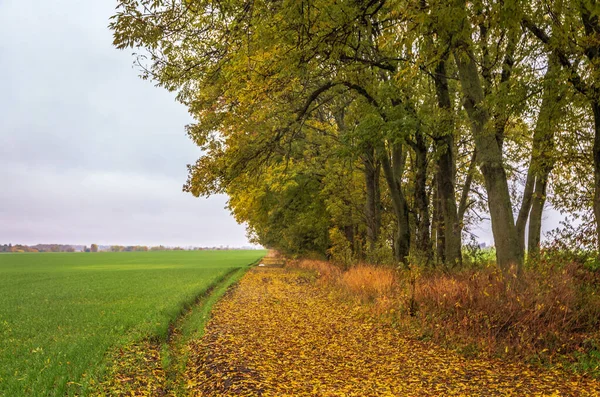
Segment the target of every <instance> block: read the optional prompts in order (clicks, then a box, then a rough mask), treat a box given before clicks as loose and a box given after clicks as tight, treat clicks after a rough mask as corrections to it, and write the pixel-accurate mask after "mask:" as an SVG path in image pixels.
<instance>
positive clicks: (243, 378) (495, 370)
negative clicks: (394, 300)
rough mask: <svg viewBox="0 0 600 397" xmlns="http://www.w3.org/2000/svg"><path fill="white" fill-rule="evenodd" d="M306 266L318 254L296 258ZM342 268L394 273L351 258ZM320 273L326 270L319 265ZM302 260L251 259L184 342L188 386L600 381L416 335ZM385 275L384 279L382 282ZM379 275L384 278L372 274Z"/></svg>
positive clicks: (324, 390) (254, 388)
mask: <svg viewBox="0 0 600 397" xmlns="http://www.w3.org/2000/svg"><path fill="white" fill-rule="evenodd" d="M302 265H303V266H304V268H305V269H306V268H308V267H311V266H312V267H314V268H317V267H320V268H321V270H324V269H325V264H324V263H322V262H316V261H313V262H309V263H306V262H303V264H302ZM356 269H357V270H356V271H355V272H353V275H352V276H351V277H350V278H349V280H352V283H353V284H352V285H357V284H356V280H372V279H376V280H379V281H378V282H377V283H375V285H381V287H378V288H380V289H379V290H378V291H383V292H385V291H389V288H393V282H391V281H390V277H389V275H387V276H383V274H384V273H381V274H379V273H378V274H377V277H374V276H373V274H372V273H371V274H369V271H368V267H366V266H365V267H363V268H356ZM323 274H327V273H323ZM312 280H313V279H312V278H311V277H310V276H308V275H307V272H306V270H291V269H287V268H284V269H274V268H269V269H265V268H256V269H254V270H252V271H250V272H249V273H247V275H246V276H245V277H244V279H243V280H242V281H241V282H240V284H239V285H238V287H237V288H236V289H235V290H234V291H233V293H231V294H230V295H229V296H227V297H226V298H225V299H224V300H222V301H221V302H220V303H219V304H218V305H217V306H216V307H215V310H214V314H213V318H212V320H211V321H210V323H209V324H208V326H207V329H206V334H205V336H204V338H203V339H201V340H198V341H195V342H194V343H192V344H191V345H190V356H189V361H188V364H187V368H186V373H185V377H186V381H185V382H186V384H188V385H189V387H188V389H187V391H188V393H189V395H193V396H239V395H243V396H258V395H261V396H482V395H483V396H488V395H498V396H500V395H501V396H533V395H536V396H552V395H560V396H595V395H600V383H599V382H597V381H593V380H590V379H586V378H580V377H575V376H571V375H565V374H564V373H562V372H559V371H558V370H552V371H549V370H548V371H542V370H539V369H533V368H531V367H528V366H526V365H520V364H512V363H506V362H502V361H499V360H484V359H467V358H465V357H464V356H461V355H459V354H457V353H455V352H452V351H449V350H446V349H443V348H441V347H439V346H436V345H434V344H433V343H426V342H423V341H418V340H415V339H413V338H411V337H409V336H407V335H406V334H404V333H403V332H402V331H401V330H399V329H398V328H396V327H392V326H391V325H387V324H385V323H382V322H381V321H378V320H377V319H374V318H373V317H372V316H370V315H369V313H370V312H369V311H366V310H365V309H364V307H363V306H361V305H356V304H355V303H354V302H352V301H351V300H348V299H340V296H339V294H338V293H337V291H338V290H337V289H336V288H334V287H333V284H325V283H318V284H315V283H313V282H312ZM384 280H385V282H384ZM380 282H381V284H379V283H380Z"/></svg>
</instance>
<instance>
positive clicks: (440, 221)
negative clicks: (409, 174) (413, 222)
mask: <svg viewBox="0 0 600 397" xmlns="http://www.w3.org/2000/svg"><path fill="white" fill-rule="evenodd" d="M437 177H438V175H437V174H436V175H435V178H434V182H433V186H434V193H433V222H434V226H435V246H436V259H437V264H438V265H443V264H444V263H446V239H445V232H444V218H443V215H442V199H441V197H440V192H439V191H440V190H439V182H438V180H437Z"/></svg>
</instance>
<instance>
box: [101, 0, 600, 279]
mask: <svg viewBox="0 0 600 397" xmlns="http://www.w3.org/2000/svg"><path fill="white" fill-rule="evenodd" d="M599 10H600V6H599V5H598V2H597V0H582V1H576V2H575V1H556V2H539V3H530V2H523V1H516V0H503V1H496V0H475V1H469V2H467V1H464V0H452V1H445V0H444V1H441V0H430V1H427V0H418V1H414V0H336V1H332V0H293V1H290V0H222V1H214V0H172V1H164V0H120V1H119V6H118V8H117V11H116V14H115V15H114V17H113V19H112V22H111V25H110V26H111V29H112V30H113V32H114V43H115V45H116V46H117V47H118V48H121V49H125V48H134V49H135V51H136V52H137V55H136V62H137V64H138V65H139V67H140V68H141V70H142V77H144V78H146V79H151V80H152V81H154V82H155V83H156V84H157V85H159V86H161V87H164V88H166V89H168V90H171V91H175V92H176V93H177V99H178V100H179V101H180V102H181V103H183V104H185V105H186V106H187V107H188V109H189V112H190V113H191V115H192V116H193V117H194V118H195V120H196V121H195V123H194V124H192V125H190V126H188V129H187V132H188V135H189V136H190V138H191V139H192V140H193V141H194V142H195V143H196V144H197V145H198V146H199V147H200V148H201V149H202V150H203V153H204V154H203V156H202V157H201V158H200V159H199V160H198V161H197V162H196V163H195V164H192V165H190V166H189V178H188V181H187V182H186V184H185V186H184V190H186V191H188V192H191V193H192V194H194V195H196V196H206V195H211V194H215V193H226V194H228V195H229V197H230V201H229V208H230V209H231V211H232V213H233V214H234V216H235V217H236V219H237V220H238V221H240V222H245V223H246V224H247V225H248V227H249V233H250V235H251V237H252V239H253V240H254V241H255V242H257V243H260V244H263V245H265V246H267V247H272V248H277V249H279V250H282V251H284V252H287V253H294V254H298V253H300V254H305V253H309V252H310V253H319V254H322V255H333V256H335V257H336V258H338V259H339V260H342V261H345V262H347V263H350V262H352V261H354V260H369V261H372V262H386V261H394V262H398V263H403V264H405V265H406V266H408V265H409V264H415V263H422V264H425V265H430V266H435V265H437V266H445V267H449V268H450V267H455V266H460V265H461V263H462V254H461V248H462V244H463V242H462V240H463V239H464V236H465V235H466V234H467V233H468V232H469V228H470V227H471V226H472V225H473V224H474V223H476V222H477V221H478V220H479V219H480V218H481V217H482V216H487V214H489V217H490V219H491V224H492V231H493V236H494V242H495V246H496V253H497V262H498V265H499V266H500V268H501V269H503V270H507V269H508V268H509V267H510V266H512V265H516V266H517V268H518V269H520V268H521V267H522V266H523V264H524V262H525V259H524V258H525V252H527V253H528V255H527V257H528V258H533V257H535V255H537V253H538V252H539V246H540V234H541V224H542V219H543V210H544V208H545V204H546V201H547V200H548V199H549V201H550V202H551V203H552V204H553V205H554V206H555V207H557V208H559V209H564V210H566V211H568V212H570V213H572V214H576V215H577V216H582V217H583V219H585V220H587V222H583V223H581V225H582V227H588V228H589V230H591V231H592V232H591V234H589V237H590V238H589V239H587V240H586V242H587V243H588V248H589V247H592V248H593V249H595V250H597V244H598V242H599V240H600V239H599V238H598V237H599V236H600V78H599V77H600V25H599V22H598V18H599V13H600V11H599ZM526 229H527V233H526ZM526 235H527V241H526V238H525V237H526Z"/></svg>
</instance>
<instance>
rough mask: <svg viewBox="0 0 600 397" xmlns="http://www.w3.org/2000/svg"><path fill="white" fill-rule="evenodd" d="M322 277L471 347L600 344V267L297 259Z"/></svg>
mask: <svg viewBox="0 0 600 397" xmlns="http://www.w3.org/2000/svg"><path fill="white" fill-rule="evenodd" d="M296 266H298V267H300V268H303V269H307V270H314V271H316V272H317V274H318V276H319V280H320V282H323V283H326V284H328V285H331V286H335V287H336V288H339V289H341V290H342V291H343V292H345V296H346V297H348V298H352V299H356V300H358V301H361V302H369V303H374V304H373V305H370V308H371V310H373V311H374V312H375V314H382V313H389V312H390V310H389V309H394V310H392V311H393V312H394V313H397V314H395V320H394V321H395V322H396V323H397V324H404V325H406V326H407V327H408V328H410V329H411V330H413V331H415V330H416V332H417V333H418V336H419V337H423V338H428V339H433V340H436V341H440V342H445V343H450V344H452V345H453V346H458V347H462V348H463V349H464V351H465V352H466V351H472V352H474V353H488V354H498V353H500V354H506V353H509V354H511V355H517V356H527V357H532V356H539V355H542V356H544V357H549V358H550V359H552V357H554V356H556V355H561V354H573V353H574V352H578V351H579V352H582V351H585V350H590V349H598V348H599V347H600V346H598V345H597V343H598V341H600V274H599V273H598V272H592V271H589V270H587V269H585V268H584V267H583V266H582V265H579V264H575V263H571V264H567V265H565V266H556V267H552V266H548V267H545V268H543V269H535V270H533V269H530V270H526V271H525V272H524V273H523V275H522V276H521V278H520V279H517V278H516V277H515V276H514V275H513V276H510V275H509V276H503V275H502V273H500V272H499V271H497V270H496V268H495V267H492V266H490V267H487V268H485V269H480V270H463V271H458V272H454V273H451V274H447V273H443V272H435V271H434V272H429V273H426V274H419V273H417V274H415V272H414V271H413V272H408V271H406V272H401V273H399V272H397V271H396V270H395V269H393V268H389V267H382V266H374V265H367V264H361V265H357V266H353V267H351V268H350V269H348V270H346V271H343V270H341V269H340V268H338V267H336V266H334V265H332V264H331V263H328V262H325V261H314V260H311V261H298V262H296Z"/></svg>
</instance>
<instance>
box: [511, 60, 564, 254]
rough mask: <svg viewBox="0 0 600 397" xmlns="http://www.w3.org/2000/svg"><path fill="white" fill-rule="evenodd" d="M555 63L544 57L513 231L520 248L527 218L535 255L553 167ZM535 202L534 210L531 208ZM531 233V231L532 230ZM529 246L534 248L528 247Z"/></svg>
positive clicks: (557, 97)
mask: <svg viewBox="0 0 600 397" xmlns="http://www.w3.org/2000/svg"><path fill="white" fill-rule="evenodd" d="M558 69H559V66H558V64H557V63H556V61H555V60H554V57H553V56H550V57H549V58H548V69H547V71H546V75H545V76H544V93H543V96H542V104H541V106H540V111H539V114H538V119H537V122H536V126H535V130H534V132H533V142H532V147H531V160H530V162H529V169H528V170H527V179H526V181H525V188H524V189H523V198H522V200H521V208H520V210H519V215H518V217H517V224H516V228H517V234H518V236H519V243H520V244H521V246H522V249H524V248H525V227H526V224H527V220H528V219H529V224H530V227H529V237H528V240H529V242H528V244H527V247H528V249H529V256H530V257H531V255H532V254H533V255H535V252H537V250H538V246H539V241H540V233H541V222H542V212H543V207H544V202H545V199H544V197H545V194H546V185H547V180H548V175H549V174H550V171H551V170H552V168H553V164H552V158H551V156H552V154H551V152H552V149H553V148H554V143H553V142H554V129H555V127H554V124H555V122H556V120H555V117H554V116H555V115H556V114H557V105H558V103H559V102H560V100H561V93H560V92H559V91H557V89H556V84H557V82H556V80H555V74H556V72H557V71H558ZM534 202H535V203H536V204H535V205H536V211H535V214H534V213H532V208H533V205H534ZM532 233H533V234H532ZM531 248H534V250H533V251H535V252H533V251H531Z"/></svg>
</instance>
